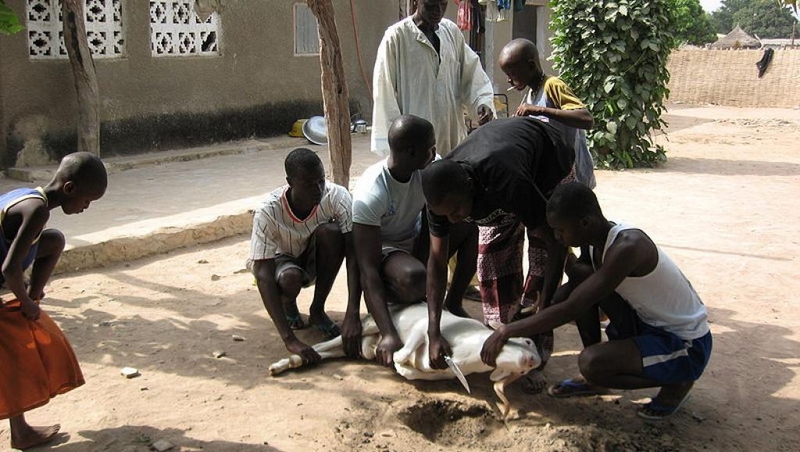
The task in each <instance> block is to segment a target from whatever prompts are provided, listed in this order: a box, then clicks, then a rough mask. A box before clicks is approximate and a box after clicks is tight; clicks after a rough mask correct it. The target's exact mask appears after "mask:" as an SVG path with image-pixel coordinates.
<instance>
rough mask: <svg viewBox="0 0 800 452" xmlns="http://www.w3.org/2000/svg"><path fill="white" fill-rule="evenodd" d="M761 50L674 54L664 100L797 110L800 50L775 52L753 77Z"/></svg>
mask: <svg viewBox="0 0 800 452" xmlns="http://www.w3.org/2000/svg"><path fill="white" fill-rule="evenodd" d="M763 55H764V51H763V50H705V49H684V50H676V51H673V52H672V54H671V55H670V57H669V62H668V63H667V68H668V69H669V73H670V81H669V90H670V96H669V100H670V101H671V102H676V101H677V102H685V103H691V104H717V105H728V106H732V107H790V108H793V107H797V106H800V83H798V75H800V49H776V50H775V54H774V55H773V57H772V63H770V65H769V69H767V72H766V73H765V74H764V76H763V77H761V78H758V69H757V68H756V62H758V61H759V60H761V57H762V56H763Z"/></svg>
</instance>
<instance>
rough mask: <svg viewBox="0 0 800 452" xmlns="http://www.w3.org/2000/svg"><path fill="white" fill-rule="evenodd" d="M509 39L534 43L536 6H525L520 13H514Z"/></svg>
mask: <svg viewBox="0 0 800 452" xmlns="http://www.w3.org/2000/svg"><path fill="white" fill-rule="evenodd" d="M511 37H512V38H513V39H517V38H525V39H527V40H529V41H532V42H536V6H534V5H526V6H525V8H523V9H522V11H516V12H514V20H513V25H512V28H511ZM537 44H538V43H537Z"/></svg>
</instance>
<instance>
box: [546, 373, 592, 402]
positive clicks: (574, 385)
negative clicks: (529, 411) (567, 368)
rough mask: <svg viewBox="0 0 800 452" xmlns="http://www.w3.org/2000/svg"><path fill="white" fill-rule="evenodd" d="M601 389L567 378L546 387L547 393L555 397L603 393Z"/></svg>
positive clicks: (562, 397)
mask: <svg viewBox="0 0 800 452" xmlns="http://www.w3.org/2000/svg"><path fill="white" fill-rule="evenodd" d="M604 392H605V391H604V390H603V389H600V388H597V387H595V386H592V385H590V384H588V383H585V382H580V381H575V380H573V379H572V378H567V379H566V380H564V381H562V382H561V383H559V384H557V385H554V386H550V387H549V388H547V395H549V396H550V397H555V398H557V399H564V398H567V397H577V396H591V395H599V394H603V393H604Z"/></svg>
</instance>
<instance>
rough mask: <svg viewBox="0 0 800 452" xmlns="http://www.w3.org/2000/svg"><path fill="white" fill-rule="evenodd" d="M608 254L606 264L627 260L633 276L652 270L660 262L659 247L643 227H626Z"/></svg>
mask: <svg viewBox="0 0 800 452" xmlns="http://www.w3.org/2000/svg"><path fill="white" fill-rule="evenodd" d="M606 256H607V257H606V260H605V263H606V264H610V263H611V262H613V261H617V262H620V261H622V262H627V263H628V265H629V266H630V267H631V271H632V274H631V276H640V275H644V274H647V273H649V272H650V271H652V269H653V268H654V267H655V265H656V264H657V263H658V248H656V245H655V243H653V240H652V239H650V237H649V236H648V235H647V234H645V232H644V231H642V230H641V229H626V230H624V231H621V232H620V233H619V235H618V236H617V238H616V240H614V243H613V244H612V245H611V246H610V247H609V248H608V253H607V254H606Z"/></svg>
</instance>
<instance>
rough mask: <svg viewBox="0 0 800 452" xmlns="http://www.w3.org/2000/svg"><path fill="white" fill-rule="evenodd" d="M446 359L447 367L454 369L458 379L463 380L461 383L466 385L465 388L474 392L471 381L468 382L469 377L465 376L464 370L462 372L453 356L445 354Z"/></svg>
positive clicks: (469, 392)
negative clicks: (470, 387)
mask: <svg viewBox="0 0 800 452" xmlns="http://www.w3.org/2000/svg"><path fill="white" fill-rule="evenodd" d="M444 361H445V362H446V363H447V367H449V368H450V370H452V371H453V373H454V374H456V377H458V381H460V382H461V385H462V386H464V389H466V390H467V393H468V394H472V391H470V390H469V383H468V382H467V377H465V376H464V372H461V369H460V368H459V367H458V364H456V362H455V361H453V358H451V357H450V356H447V355H445V357H444Z"/></svg>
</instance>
